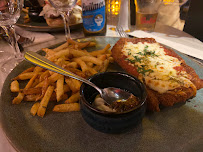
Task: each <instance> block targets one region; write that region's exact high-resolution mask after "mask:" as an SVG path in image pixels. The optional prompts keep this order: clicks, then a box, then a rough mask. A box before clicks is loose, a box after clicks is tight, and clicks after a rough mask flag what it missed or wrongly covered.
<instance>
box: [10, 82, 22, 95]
mask: <svg viewBox="0 0 203 152" xmlns="http://www.w3.org/2000/svg"><path fill="white" fill-rule="evenodd" d="M10 90H11V92H19V91H20V88H19V83H18V81H17V80H14V81H13V82H12V83H11V87H10Z"/></svg>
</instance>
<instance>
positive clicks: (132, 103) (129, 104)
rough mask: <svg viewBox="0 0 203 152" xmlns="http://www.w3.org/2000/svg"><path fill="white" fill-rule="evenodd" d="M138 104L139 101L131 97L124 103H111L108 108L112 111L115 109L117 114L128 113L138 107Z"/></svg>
mask: <svg viewBox="0 0 203 152" xmlns="http://www.w3.org/2000/svg"><path fill="white" fill-rule="evenodd" d="M139 103H140V100H139V98H138V97H136V96H134V95H131V96H130V97H129V98H128V99H127V100H125V101H115V102H113V103H112V104H111V105H110V107H111V108H112V109H115V110H116V111H117V112H124V111H129V110H131V109H133V108H134V107H136V106H138V105H139Z"/></svg>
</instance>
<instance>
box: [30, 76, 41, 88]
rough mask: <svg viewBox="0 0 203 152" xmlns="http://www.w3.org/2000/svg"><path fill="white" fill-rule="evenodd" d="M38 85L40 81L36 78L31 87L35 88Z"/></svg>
mask: <svg viewBox="0 0 203 152" xmlns="http://www.w3.org/2000/svg"><path fill="white" fill-rule="evenodd" d="M38 83H39V79H37V78H36V79H35V80H34V82H33V84H32V86H31V87H32V88H34V87H35V86H36V85H37V84H38Z"/></svg>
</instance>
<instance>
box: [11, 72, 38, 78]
mask: <svg viewBox="0 0 203 152" xmlns="http://www.w3.org/2000/svg"><path fill="white" fill-rule="evenodd" d="M34 75H35V73H34V72H27V73H21V74H19V75H18V76H17V77H15V78H13V79H12V80H27V79H31V78H32V77H33V76H34Z"/></svg>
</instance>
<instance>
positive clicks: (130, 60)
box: [125, 58, 135, 63]
mask: <svg viewBox="0 0 203 152" xmlns="http://www.w3.org/2000/svg"><path fill="white" fill-rule="evenodd" d="M125 60H127V61H129V62H130V63H135V60H132V59H128V58H126V59H125Z"/></svg>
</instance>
